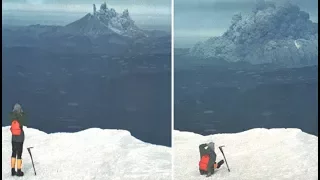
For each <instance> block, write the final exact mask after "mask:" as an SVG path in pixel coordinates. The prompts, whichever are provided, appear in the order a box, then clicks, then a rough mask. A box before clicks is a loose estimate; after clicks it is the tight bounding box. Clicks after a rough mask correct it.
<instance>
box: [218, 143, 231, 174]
mask: <svg viewBox="0 0 320 180" xmlns="http://www.w3.org/2000/svg"><path fill="white" fill-rule="evenodd" d="M222 147H224V146H219V149H220V151H221V153H222V155H223V158H224V160H225V161H226V165H227V167H228V171H229V172H230V169H229V165H228V163H227V159H226V157H225V156H224V153H223V150H222Z"/></svg>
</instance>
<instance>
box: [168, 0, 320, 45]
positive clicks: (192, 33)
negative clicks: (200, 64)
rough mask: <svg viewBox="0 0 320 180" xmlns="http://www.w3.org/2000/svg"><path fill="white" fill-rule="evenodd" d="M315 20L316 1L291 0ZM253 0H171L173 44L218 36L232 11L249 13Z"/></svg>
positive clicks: (234, 12)
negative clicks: (172, 1) (172, 5)
mask: <svg viewBox="0 0 320 180" xmlns="http://www.w3.org/2000/svg"><path fill="white" fill-rule="evenodd" d="M292 2H293V3H295V4H298V5H299V7H300V8H301V9H302V10H304V11H306V12H308V13H309V14H310V18H311V20H313V21H314V22H318V1H317V0H292ZM254 3H255V0H174V39H175V47H190V46H192V45H194V44H195V43H196V42H198V41H203V40H206V39H208V38H209V37H212V36H219V35H222V33H223V32H225V31H226V30H227V28H228V27H229V26H230V23H231V18H232V16H233V15H234V14H236V13H238V12H241V13H242V14H243V15H245V14H248V13H250V12H251V10H252V8H253V6H254Z"/></svg>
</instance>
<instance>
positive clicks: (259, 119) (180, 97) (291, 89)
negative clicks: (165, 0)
mask: <svg viewBox="0 0 320 180" xmlns="http://www.w3.org/2000/svg"><path fill="white" fill-rule="evenodd" d="M172 136H173V141H172V143H173V156H174V157H173V173H174V174H173V177H174V179H175V180H197V179H206V177H210V178H212V179H217V180H218V179H219V180H222V179H223V180H267V179H268V180H269V179H272V180H284V179H308V180H317V179H318V1H317V0H308V1H300V0H291V1H264V0H258V1H255V0H212V1H210V0H198V1H194V0H174V131H173V133H172Z"/></svg>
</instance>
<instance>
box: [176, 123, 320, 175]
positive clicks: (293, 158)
mask: <svg viewBox="0 0 320 180" xmlns="http://www.w3.org/2000/svg"><path fill="white" fill-rule="evenodd" d="M173 136H174V140H173V143H174V147H173V149H174V151H173V154H174V172H173V173H174V179H183V180H197V179H199V180H200V179H205V178H206V177H205V176H200V174H199V170H198V163H199V160H200V158H199V145H200V144H202V143H208V142H210V141H213V142H215V143H216V150H215V151H216V153H217V161H220V160H221V159H223V156H222V154H221V152H220V150H219V149H218V146H221V145H225V147H224V148H223V150H224V154H225V156H226V159H227V162H228V165H229V167H230V170H231V172H228V170H227V167H226V165H225V164H223V165H222V167H221V168H220V169H219V170H217V171H215V173H214V175H213V176H212V177H211V178H212V179H215V180H266V179H268V180H289V179H295V180H304V179H308V180H317V179H318V137H316V136H314V135H310V134H307V133H304V132H302V131H301V130H300V129H251V130H248V131H244V132H241V133H234V134H216V135H209V136H202V135H199V134H195V133H191V132H181V131H174V132H173Z"/></svg>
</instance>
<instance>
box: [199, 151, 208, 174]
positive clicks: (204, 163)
mask: <svg viewBox="0 0 320 180" xmlns="http://www.w3.org/2000/svg"><path fill="white" fill-rule="evenodd" d="M209 160H210V156H209V155H208V154H206V155H203V156H202V157H201V159H200V161H199V170H200V171H208V164H209Z"/></svg>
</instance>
